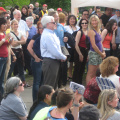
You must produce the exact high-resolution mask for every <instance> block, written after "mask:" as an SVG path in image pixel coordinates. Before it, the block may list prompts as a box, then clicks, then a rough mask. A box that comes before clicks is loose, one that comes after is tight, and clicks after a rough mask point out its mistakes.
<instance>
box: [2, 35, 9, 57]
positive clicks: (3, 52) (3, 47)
mask: <svg viewBox="0 0 120 120" xmlns="http://www.w3.org/2000/svg"><path fill="white" fill-rule="evenodd" d="M3 38H5V34H4V35H0V41H1V40H2V39H3ZM7 46H8V41H7V40H6V41H5V42H4V43H3V44H2V45H1V46H0V57H8V47H7Z"/></svg>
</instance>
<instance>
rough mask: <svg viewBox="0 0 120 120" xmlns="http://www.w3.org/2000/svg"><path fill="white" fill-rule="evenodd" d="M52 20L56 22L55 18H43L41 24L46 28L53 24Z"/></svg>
mask: <svg viewBox="0 0 120 120" xmlns="http://www.w3.org/2000/svg"><path fill="white" fill-rule="evenodd" d="M51 20H54V17H53V16H43V17H42V19H41V24H42V25H43V27H44V28H45V27H46V25H47V23H49V22H51Z"/></svg>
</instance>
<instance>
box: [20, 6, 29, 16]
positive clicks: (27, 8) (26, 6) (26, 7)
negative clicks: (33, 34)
mask: <svg viewBox="0 0 120 120" xmlns="http://www.w3.org/2000/svg"><path fill="white" fill-rule="evenodd" d="M23 8H25V9H26V10H27V11H26V15H27V16H28V7H27V6H26V5H24V6H22V9H23ZM22 9H21V13H22ZM22 14H23V13H22Z"/></svg>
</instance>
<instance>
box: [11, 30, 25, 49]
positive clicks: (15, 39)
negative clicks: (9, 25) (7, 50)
mask: <svg viewBox="0 0 120 120" xmlns="http://www.w3.org/2000/svg"><path fill="white" fill-rule="evenodd" d="M10 35H11V37H12V38H13V40H14V41H18V39H17V38H16V36H15V35H14V34H13V33H11V32H10ZM22 36H23V34H22V32H20V31H19V34H18V36H17V37H18V38H19V39H20V40H21V37H22ZM11 48H14V49H18V48H22V46H21V45H18V46H16V47H13V46H12V45H11Z"/></svg>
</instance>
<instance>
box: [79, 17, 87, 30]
mask: <svg viewBox="0 0 120 120" xmlns="http://www.w3.org/2000/svg"><path fill="white" fill-rule="evenodd" d="M83 20H86V19H81V20H80V22H79V27H80V29H82V26H81V23H82V21H83ZM86 22H87V23H88V20H86Z"/></svg>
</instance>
